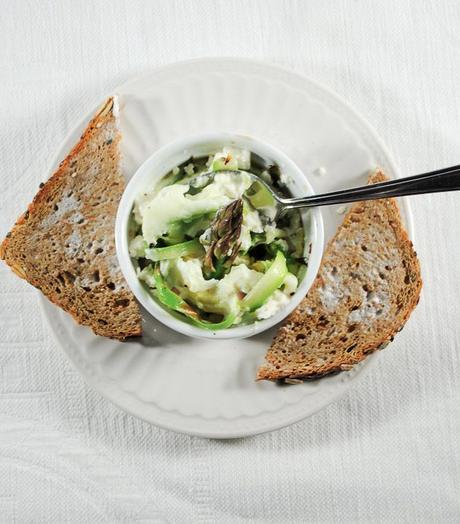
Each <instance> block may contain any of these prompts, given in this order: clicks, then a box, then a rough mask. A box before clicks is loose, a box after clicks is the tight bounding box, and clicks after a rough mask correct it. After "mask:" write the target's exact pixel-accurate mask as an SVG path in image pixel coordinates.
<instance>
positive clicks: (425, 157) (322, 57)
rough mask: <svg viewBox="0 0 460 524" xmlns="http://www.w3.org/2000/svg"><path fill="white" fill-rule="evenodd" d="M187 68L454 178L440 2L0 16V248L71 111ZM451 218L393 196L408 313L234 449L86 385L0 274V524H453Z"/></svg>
mask: <svg viewBox="0 0 460 524" xmlns="http://www.w3.org/2000/svg"><path fill="white" fill-rule="evenodd" d="M206 55H233V56H247V57H253V58H261V59H265V60H268V61H272V62H276V63H280V64H283V65H287V66H290V67H291V68H293V69H295V70H297V71H301V72H303V73H306V74H307V75H309V76H310V77H312V78H314V79H316V80H318V81H319V82H321V83H323V84H324V85H325V86H328V87H330V88H332V89H334V90H335V91H337V92H338V93H340V94H342V95H343V96H344V97H345V98H346V99H348V100H349V101H350V102H351V103H352V105H353V106H354V107H355V108H356V109H358V111H359V112H361V113H362V114H363V115H364V116H365V117H366V118H367V119H368V120H369V121H370V122H371V123H373V125H374V126H375V128H376V129H377V131H378V132H379V134H380V135H381V136H382V137H383V139H384V141H385V142H386V144H387V145H388V147H389V148H390V150H391V151H392V153H393V155H394V158H395V160H396V162H397V164H398V165H399V166H400V168H401V170H402V173H404V174H414V173H417V172H423V171H424V170H429V169H434V168H438V167H442V166H447V165H449V164H456V163H459V160H460V157H459V154H460V133H459V130H460V105H459V100H460V99H459V91H460V3H459V2H458V1H456V0H444V1H442V0H440V1H434V0H431V1H430V0H426V1H423V2H418V1H415V0H414V1H412V2H411V1H409V0H406V1H405V0H403V1H401V0H391V1H389V0H386V1H384V2H377V1H371V0H367V1H366V0H342V1H336V0H329V1H322V2H314V1H301V0H297V1H296V0H291V1H275V0H273V1H270V0H260V1H257V0H246V1H244V0H221V1H212V0H209V1H208V0H195V1H191V0H190V1H170V0H160V1H137V2H134V1H125V2H122V1H118V0H111V1H99V2H85V1H83V0H65V1H62V0H60V1H59V2H52V1H40V2H39V1H25V0H14V1H5V2H2V5H1V16H0V95H1V96H0V122H1V126H0V159H1V164H0V176H1V187H2V189H1V191H0V206H1V224H0V227H1V230H0V233H1V235H2V236H3V235H4V234H5V233H6V232H7V230H8V228H9V227H10V226H11V223H12V222H13V221H14V219H15V218H16V216H17V215H18V214H19V213H20V212H22V211H23V209H24V206H25V204H26V203H27V202H28V201H29V200H30V199H31V197H32V196H33V194H34V193H35V191H36V189H37V187H38V184H39V182H41V181H42V179H43V174H44V173H45V170H46V168H47V166H48V163H49V160H50V158H51V156H52V154H53V152H54V151H55V150H56V148H57V145H58V143H59V142H60V141H61V140H62V138H63V137H64V136H65V134H66V133H67V131H68V130H69V128H71V127H73V126H74V124H75V122H76V121H77V120H78V119H79V117H80V115H81V114H82V113H83V112H85V113H86V111H87V110H88V109H89V108H90V107H92V106H93V105H94V104H95V103H96V102H97V101H99V100H100V99H101V98H102V97H103V96H104V95H105V94H106V93H107V92H109V91H110V90H111V89H112V88H114V87H115V86H116V85H118V84H119V83H120V82H122V81H124V80H126V79H128V78H129V77H131V76H132V75H137V74H139V73H142V72H143V71H145V70H147V69H150V68H152V67H155V66H158V65H161V64H165V63H169V62H173V61H176V60H182V59H186V58H191V57H198V56H206ZM459 204H460V195H459V194H444V195H436V196H425V197H417V198H414V199H413V200H412V205H413V211H414V218H415V227H416V247H417V251H418V253H419V255H420V259H421V262H422V269H423V273H424V279H425V287H424V291H423V299H422V301H421V303H420V305H419V307H418V308H417V310H416V312H415V314H414V315H413V317H412V318H411V319H410V322H409V324H408V325H407V327H406V329H405V330H404V331H403V332H402V333H401V334H400V335H399V336H398V337H397V340H396V341H395V343H394V344H393V345H392V346H391V347H390V348H389V349H387V350H386V351H385V352H384V356H383V355H382V358H381V359H380V360H379V362H378V365H376V366H374V367H373V369H372V370H371V371H370V372H369V373H368V374H367V376H366V377H365V378H364V379H363V380H361V381H360V382H359V383H358V384H357V385H356V387H355V388H354V390H353V391H351V392H350V393H349V394H348V395H347V396H346V397H345V398H342V399H341V400H340V401H338V402H336V403H335V404H333V405H331V406H329V407H328V408H327V409H325V410H323V411H322V412H320V413H318V414H317V415H315V416H313V417H312V418H310V419H309V420H305V421H304V422H302V423H299V424H296V425H294V426H292V427H289V428H286V429H283V430H281V431H278V432H275V433H272V434H267V435H262V436H258V437H254V438H249V439H243V440H237V441H212V440H211V441H208V440H201V439H197V438H190V437H187V436H182V435H178V434H174V433H170V432H167V431H163V430H160V429H157V428H155V427H151V426H149V425H148V424H145V423H143V422H141V421H139V420H136V419H135V418H133V417H131V416H129V415H126V414H124V413H123V412H121V411H119V410H118V409H117V408H116V407H114V406H113V405H111V404H110V403H108V402H107V401H106V400H105V399H103V398H102V397H101V396H100V395H99V394H97V393H95V392H94V391H92V390H91V389H89V388H88V386H86V385H85V383H84V382H83V380H82V378H81V377H80V376H79V375H78V373H77V372H76V371H75V370H74V369H73V368H72V367H71V365H70V363H69V362H68V361H67V359H66V358H65V356H64V355H63V353H62V352H61V351H60V350H59V349H58V348H57V347H56V344H55V343H54V341H53V340H52V338H51V333H50V331H49V328H48V326H47V325H46V324H45V323H44V321H43V320H42V318H41V315H40V313H39V303H38V300H37V294H36V292H35V291H34V290H33V289H32V288H31V287H30V286H28V285H27V284H25V283H23V282H21V281H20V280H19V279H18V278H16V277H15V276H14V275H13V274H12V273H11V272H10V271H9V270H8V269H7V268H6V267H5V266H4V265H1V267H0V274H1V276H0V300H1V309H0V315H1V324H0V334H1V336H0V346H1V347H0V521H1V522H19V523H22V522H34V523H35V522H51V523H61V522H91V523H94V522H157V521H159V522H161V521H162V520H167V521H170V522H179V523H182V522H184V523H185V522H229V523H230V522H232V523H233V522H237V523H238V522H281V521H287V522H304V521H307V522H459V521H460V446H459V445H458V439H459V435H460V328H459V327H458V326H459V324H458V322H459V321H458V319H459V318H460V302H459V292H460V284H459V282H460V244H459V242H458V237H459V231H460V229H459V228H460V225H459V209H460V207H459Z"/></svg>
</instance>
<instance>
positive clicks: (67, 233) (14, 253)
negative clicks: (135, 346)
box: [0, 98, 141, 340]
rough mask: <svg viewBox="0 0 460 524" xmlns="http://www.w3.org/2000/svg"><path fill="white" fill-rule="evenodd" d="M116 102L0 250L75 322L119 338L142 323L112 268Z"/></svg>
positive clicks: (118, 190)
mask: <svg viewBox="0 0 460 524" xmlns="http://www.w3.org/2000/svg"><path fill="white" fill-rule="evenodd" d="M114 104H115V101H114V99H113V98H109V99H108V100H107V101H106V103H105V104H104V105H103V106H102V108H101V109H100V110H99V112H98V113H97V114H96V115H95V117H94V118H93V119H92V120H91V122H90V123H89V124H88V126H87V128H86V130H85V132H84V133H83V135H82V137H81V138H80V140H79V142H78V143H77V144H76V145H75V146H74V148H73V149H72V150H71V152H70V153H69V155H68V156H67V157H66V158H65V159H64V160H63V161H62V162H61V164H60V165H59V167H58V169H57V170H56V172H55V173H54V174H53V175H52V176H51V178H50V179H49V180H48V181H47V182H46V183H45V184H41V185H40V189H39V191H38V193H37V194H36V195H35V197H34V198H33V200H32V202H31V203H30V204H29V206H28V209H27V210H26V211H25V213H23V214H22V215H21V216H20V217H19V219H18V220H17V222H16V224H15V225H14V227H13V229H12V230H11V232H10V233H8V235H7V237H6V238H5V239H4V240H3V242H2V244H1V245H0V258H2V259H3V260H5V261H6V263H7V264H8V265H9V266H10V267H11V269H12V270H13V271H14V272H15V273H16V274H17V275H18V276H20V277H21V278H23V279H25V280H27V281H28V282H29V283H31V284H32V285H34V286H35V287H37V288H38V289H40V290H41V291H42V292H43V293H44V294H45V295H46V296H47V298H48V299H49V300H50V301H51V302H53V303H55V304H56V305H58V306H60V307H61V308H62V309H64V310H65V311H67V312H69V313H70V314H71V315H72V316H73V317H74V318H75V320H76V321H77V322H79V323H81V324H84V325H89V326H90V327H91V328H92V329H93V331H94V332H95V333H97V334H100V335H103V336H108V337H112V338H117V339H120V340H123V339H125V338H127V337H130V336H139V335H140V334H141V318H140V313H139V308H138V306H137V303H136V302H135V300H134V297H133V295H132V293H131V292H130V291H129V289H128V288H127V286H126V284H125V282H124V279H123V277H122V275H121V272H120V270H119V268H118V265H117V263H116V255H115V245H114V238H113V236H114V235H113V228H114V220H115V214H116V209H117V205H118V202H119V199H120V197H121V194H122V191H123V187H124V180H123V177H122V174H121V170H120V167H119V150H118V143H119V140H120V135H119V132H118V129H117V126H116V119H115V116H114ZM99 209H100V210H101V213H100V215H98V213H97V211H98V210H99ZM69 239H71V241H70V244H72V245H70V244H69ZM76 239H80V241H81V242H80V244H81V246H80V245H76V243H75V242H73V241H72V240H76ZM74 244H75V245H74ZM96 244H97V246H98V247H94V246H96ZM89 245H91V246H92V248H93V251H91V249H86V246H89ZM102 254H103V256H100V255H102Z"/></svg>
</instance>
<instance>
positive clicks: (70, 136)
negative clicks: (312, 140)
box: [37, 57, 414, 439]
mask: <svg viewBox="0 0 460 524" xmlns="http://www.w3.org/2000/svg"><path fill="white" fill-rule="evenodd" d="M194 63H195V64H197V63H201V64H203V63H204V64H206V63H207V64H208V65H211V64H216V63H218V64H227V65H228V64H236V67H238V65H239V63H243V64H246V65H251V64H252V65H254V66H257V67H259V68H267V69H271V70H272V71H277V72H278V73H280V72H281V73H283V74H285V75H289V76H291V77H292V78H294V77H297V80H301V81H302V82H306V83H307V84H309V85H310V86H311V87H312V88H313V89H315V91H317V92H318V93H320V95H321V96H325V97H326V100H321V99H319V100H317V101H318V102H319V103H322V104H324V105H326V107H327V97H329V99H330V100H333V101H334V102H335V103H336V104H338V106H339V107H342V108H343V109H345V110H346V111H347V113H348V114H347V115H346V116H347V117H350V118H353V119H354V120H355V123H356V124H358V125H359V126H360V128H361V130H364V131H366V133H367V135H366V136H367V137H368V138H369V142H373V145H374V147H375V148H376V149H375V150H373V152H378V153H379V154H380V156H381V157H383V158H384V159H385V161H386V163H387V165H388V167H389V168H390V170H391V174H392V175H393V176H394V177H396V178H399V177H400V174H399V171H398V169H397V167H396V165H395V162H394V161H393V158H392V156H391V154H390V152H389V150H388V148H387V147H386V145H385V144H384V143H383V141H382V139H381V138H380V137H379V135H378V134H377V132H376V131H375V129H374V128H373V127H372V126H371V125H370V124H369V123H368V122H367V120H366V119H365V118H364V117H363V116H362V115H361V114H360V113H358V112H357V111H356V110H355V109H354V108H353V107H352V106H351V105H350V104H349V103H348V102H347V101H346V100H345V99H343V98H342V97H341V96H340V95H338V94H337V93H335V92H334V91H332V90H330V89H328V88H326V87H324V86H323V85H321V84H320V83H318V82H316V81H314V80H311V79H310V78H309V77H307V76H306V75H304V74H302V73H298V72H296V71H293V70H292V69H290V68H289V67H285V66H281V65H278V64H273V63H269V62H264V61H261V60H253V59H250V58H234V57H205V58H193V59H190V60H184V61H179V62H174V63H170V64H166V65H163V66H160V67H157V68H154V69H151V70H149V71H146V72H145V73H144V74H140V75H136V76H134V77H133V78H131V79H129V80H127V81H126V82H124V83H123V84H121V85H120V86H119V87H118V88H116V89H114V90H112V91H111V92H110V93H109V94H107V95H106V97H104V99H106V98H107V97H109V96H111V95H113V94H115V93H117V92H118V91H121V90H123V89H124V88H126V87H128V86H129V85H130V84H135V83H136V82H138V81H140V80H142V79H145V78H146V77H149V76H150V75H155V74H159V73H162V72H167V71H168V70H174V69H175V68H180V67H182V66H188V65H192V64H194ZM100 104H101V103H98V104H97V105H95V106H93V107H92V109H91V110H90V111H88V112H87V113H86V114H85V115H84V117H82V118H81V119H80V120H79V121H78V122H77V123H76V124H75V126H73V127H72V129H71V130H70V131H69V132H68V133H67V135H66V136H65V137H64V139H63V140H62V141H61V143H60V144H59V147H58V148H57V150H56V151H57V152H56V154H55V155H54V156H53V158H52V160H51V162H50V164H49V166H50V167H49V171H48V174H49V175H51V173H52V172H53V171H54V170H55V169H56V167H57V166H58V165H59V162H60V161H61V160H62V158H63V157H64V156H65V154H66V151H67V150H68V149H69V148H68V146H67V144H68V143H69V142H71V141H72V140H73V141H75V140H77V139H78V138H79V136H80V135H81V132H82V131H83V129H84V127H85V125H86V123H87V122H88V121H89V120H90V118H91V117H92V116H93V115H94V113H95V111H96V110H97V108H98V107H99V106H100ZM328 109H330V108H329V107H328ZM332 111H333V112H335V111H334V110H332ZM339 116H343V115H339ZM345 123H346V124H347V125H348V122H347V121H346V122H345ZM352 131H353V132H354V133H356V129H354V128H352ZM359 137H360V138H361V139H362V138H363V136H361V135H359ZM366 145H367V146H369V145H370V144H368V143H367V142H366ZM66 146H67V147H66ZM400 205H401V207H402V208H403V210H404V213H403V214H404V222H405V226H406V228H407V230H408V233H409V236H410V237H411V238H412V239H413V238H414V231H413V218H412V212H411V208H410V204H409V201H408V199H407V198H403V199H400ZM37 293H38V295H39V297H40V300H41V304H42V306H43V307H42V308H41V309H42V313H43V316H44V317H45V319H46V321H47V323H48V325H49V326H50V329H51V332H52V336H53V338H54V340H55V341H56V343H57V345H58V346H60V347H61V349H62V350H63V351H64V353H65V354H66V355H67V356H68V358H69V359H70V361H71V362H72V364H73V365H74V366H75V367H76V369H77V370H78V371H79V372H80V373H81V374H82V375H83V377H84V378H85V380H86V381H87V382H88V384H90V385H91V386H92V387H93V388H94V389H95V390H96V391H98V392H99V393H100V394H101V395H102V396H103V397H105V398H106V399H107V400H109V401H110V402H112V403H113V404H115V405H116V406H117V407H119V408H120V409H122V410H124V411H126V412H128V413H130V414H131V415H133V416H135V417H137V418H139V419H142V420H144V421H145V422H148V423H150V424H154V425H156V426H159V427H161V428H164V429H168V430H172V431H175V432H178V433H184V434H188V435H193V436H197V437H206V438H220V439H222V438H223V439H225V438H240V437H246V436H253V435H257V434H261V433H266V432H269V431H274V430H278V429H281V428H283V427H285V426H288V425H290V424H294V423H296V422H299V421H301V420H303V419H304V418H307V417H309V416H311V415H313V414H315V413H317V412H318V411H320V410H321V409H323V408H324V407H326V406H327V405H329V404H330V403H332V402H333V401H334V400H336V399H337V398H339V397H340V396H342V395H343V394H344V393H345V392H346V391H348V390H349V389H350V388H351V387H352V385H353V382H354V381H355V380H356V379H358V377H359V376H363V374H364V373H365V372H367V371H369V369H370V368H371V367H372V366H373V365H375V362H376V361H377V359H378V357H379V356H380V353H378V352H376V353H373V354H372V355H370V356H369V357H368V358H367V359H366V360H365V361H363V362H362V363H360V364H359V365H358V366H355V368H354V370H353V372H347V373H342V374H341V380H340V381H339V382H335V383H334V387H333V388H329V389H328V390H326V391H322V392H321V397H320V398H319V399H315V400H316V402H315V405H314V407H312V406H309V407H308V408H304V409H302V406H303V404H302V401H303V400H304V399H305V395H304V396H302V397H301V398H300V399H299V400H298V401H296V402H295V404H299V413H298V414H297V415H296V416H292V414H291V416H290V417H288V420H283V419H282V417H281V418H280V420H278V421H271V422H265V423H259V425H258V426H257V425H256V426H257V427H254V428H241V427H239V428H238V429H236V430H229V429H228V428H227V429H226V431H225V432H222V431H215V430H212V429H211V428H208V427H206V426H208V425H211V426H212V425H213V422H214V421H216V420H219V417H215V418H211V419H206V418H205V417H201V418H200V419H199V425H201V426H203V427H192V425H190V426H189V427H188V428H187V427H178V425H177V424H176V423H174V422H171V423H170V422H168V421H167V420H158V418H161V416H160V417H153V418H155V420H153V418H148V417H146V416H145V415H142V414H141V413H139V411H138V410H136V409H135V408H134V407H133V406H134V405H136V404H138V403H141V404H147V405H148V406H149V407H150V408H152V405H150V404H148V403H147V402H146V401H143V400H141V399H140V398H138V397H136V398H134V399H131V398H130V393H129V392H128V391H126V390H125V388H123V387H121V386H120V384H118V383H117V382H116V380H114V379H112V378H109V377H106V376H103V377H96V376H94V372H91V371H89V370H88V369H87V368H88V367H90V366H89V364H88V363H87V362H82V360H81V359H82V357H81V355H79V354H76V353H75V352H74V351H73V350H72V348H69V347H68V344H65V342H64V340H62V338H60V337H59V334H58V332H57V330H59V329H64V328H63V326H62V324H61V321H60V320H56V318H57V317H56V316H55V315H52V313H53V312H54V313H55V306H54V305H53V304H51V303H50V302H49V301H48V300H47V299H46V298H45V297H44V296H43V295H42V294H41V293H39V292H37ZM69 320H70V319H69ZM325 380H327V379H325ZM115 385H117V386H116V387H115ZM120 393H121V397H122V398H123V399H124V401H122V400H121V399H120ZM154 409H155V410H157V411H158V412H163V413H165V414H166V417H178V418H180V419H183V418H189V419H195V420H196V419H197V416H196V415H190V416H187V415H184V414H183V413H178V412H177V411H176V412H174V411H168V410H165V409H163V408H160V407H159V406H156V405H155V407H154ZM277 411H280V410H277ZM277 411H273V412H271V411H265V412H263V413H261V414H259V415H255V416H249V415H240V416H239V417H238V418H237V420H239V419H248V420H252V421H254V419H256V418H258V417H259V418H265V417H266V416H267V415H268V418H270V415H274V414H277ZM281 411H282V408H281ZM222 419H223V420H228V419H225V418H222ZM232 420H235V419H232ZM214 425H215V424H214ZM241 425H243V426H244V424H241V423H240V426H241Z"/></svg>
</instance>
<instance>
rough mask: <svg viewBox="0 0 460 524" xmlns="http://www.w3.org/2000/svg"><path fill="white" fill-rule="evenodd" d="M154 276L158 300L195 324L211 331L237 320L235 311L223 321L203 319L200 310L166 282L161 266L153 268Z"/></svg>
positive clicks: (225, 326) (228, 325)
mask: <svg viewBox="0 0 460 524" xmlns="http://www.w3.org/2000/svg"><path fill="white" fill-rule="evenodd" d="M153 278H154V280H155V286H156V288H155V295H156V296H157V298H158V300H159V301H160V302H161V303H162V304H163V305H165V306H166V307H168V308H170V309H173V310H174V311H177V312H178V313H182V314H183V315H185V316H186V317H187V318H188V319H190V321H191V322H192V323H193V324H194V325H195V326H198V327H200V328H202V329H207V330H210V331H215V330H220V329H226V328H228V327H230V326H231V325H232V324H233V322H234V321H235V318H236V315H235V314H234V313H229V314H228V315H227V316H226V317H225V318H224V319H223V320H222V321H221V322H216V323H213V322H207V321H206V320H202V319H201V318H200V316H199V314H198V312H197V311H196V310H195V309H193V308H192V306H191V305H190V304H187V302H185V300H184V299H183V298H182V297H181V296H179V295H178V294H177V293H174V291H173V290H172V289H169V287H168V286H167V285H166V282H165V281H164V279H163V276H162V275H161V272H160V268H159V266H158V265H156V266H155V268H154V270H153Z"/></svg>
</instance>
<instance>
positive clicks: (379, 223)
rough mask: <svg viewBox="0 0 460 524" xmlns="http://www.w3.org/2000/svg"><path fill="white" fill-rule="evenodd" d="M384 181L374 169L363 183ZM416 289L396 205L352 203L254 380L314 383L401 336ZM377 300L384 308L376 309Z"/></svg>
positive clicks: (416, 272) (418, 281) (414, 266)
mask: <svg viewBox="0 0 460 524" xmlns="http://www.w3.org/2000/svg"><path fill="white" fill-rule="evenodd" d="M385 179H386V177H385V176H384V174H383V173H382V172H381V171H377V172H376V173H374V175H373V176H372V177H371V179H370V182H372V183H376V182H381V181H384V180H385ZM362 224H364V228H363V226H362ZM391 231H392V232H393V233H390V232H391ZM359 235H360V238H359V239H358V240H356V241H355V240H354V239H353V236H354V237H357V236H359ZM384 235H386V236H384ZM380 236H381V238H380ZM390 244H391V245H390ZM386 260H387V261H388V263H387V264H385V263H384V262H385V261H386ZM360 267H365V268H366V273H365V274H361V273H360V271H362V270H361V269H360ZM374 269H375V270H374ZM421 287H422V278H421V273H420V265H419V262H418V259H417V255H416V253H415V251H414V248H413V245H412V242H411V240H410V239H409V237H408V235H407V232H406V231H405V229H404V227H403V225H402V222H401V218H400V214H399V210H398V206H397V204H396V201H395V200H394V199H385V200H377V201H372V202H370V201H369V202H358V203H356V204H354V205H353V206H352V208H351V209H350V211H349V212H348V213H347V215H346V216H345V218H344V222H343V224H342V225H341V226H340V228H339V229H338V231H337V232H336V234H335V235H334V237H333V238H332V239H331V240H330V242H329V244H328V246H327V248H326V250H325V253H324V256H323V260H322V264H321V268H320V271H319V273H318V275H317V277H316V279H315V281H314V283H313V285H312V287H311V288H310V290H309V292H308V294H307V296H306V297H305V299H304V300H303V301H302V303H301V304H300V305H299V307H298V308H297V309H296V310H295V311H294V312H293V313H292V314H291V315H290V316H289V317H288V318H287V319H286V321H285V323H284V324H283V325H282V326H281V327H280V329H279V331H278V333H277V334H276V336H275V338H274V340H273V343H272V345H271V347H270V348H269V350H268V353H267V356H266V363H265V365H263V366H262V367H261V368H260V369H259V371H258V374H257V379H258V380H262V379H265V380H281V379H286V378H287V379H314V378H320V377H322V376H325V375H328V374H331V373H337V372H340V371H346V370H349V369H351V368H352V367H353V365H354V364H357V363H358V362H361V361H362V360H363V359H365V358H366V357H367V356H368V355H369V354H370V353H372V352H374V351H376V350H377V349H383V348H384V347H386V345H387V344H388V343H389V342H391V341H392V340H393V338H394V336H395V334H396V333H397V332H399V331H401V329H402V328H403V327H404V324H405V323H406V321H407V319H408V318H409V316H410V314H411V313H412V311H413V310H414V308H415V306H416V305H417V303H418V301H419V298H420V291H421ZM331 290H332V291H331ZM361 290H362V291H361ZM334 292H335V293H336V296H334V294H333V293H334ZM331 293H332V294H331ZM379 297H380V299H381V300H382V299H385V301H386V303H380V304H379V300H378V299H379Z"/></svg>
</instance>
